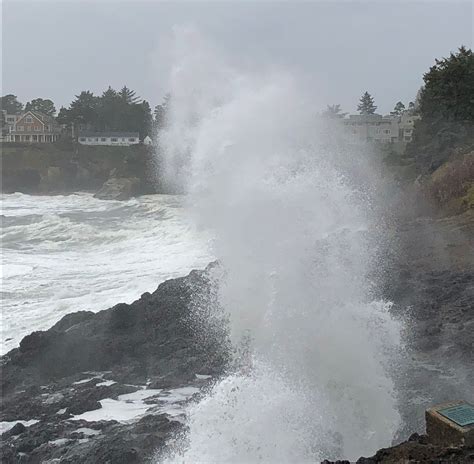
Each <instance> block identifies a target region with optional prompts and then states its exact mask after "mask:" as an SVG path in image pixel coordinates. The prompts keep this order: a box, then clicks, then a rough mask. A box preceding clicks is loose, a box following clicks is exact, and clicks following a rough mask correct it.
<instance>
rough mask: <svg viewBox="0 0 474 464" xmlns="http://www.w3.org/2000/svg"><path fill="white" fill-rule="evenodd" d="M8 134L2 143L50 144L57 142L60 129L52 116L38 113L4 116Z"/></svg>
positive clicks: (27, 112) (30, 112) (29, 112)
mask: <svg viewBox="0 0 474 464" xmlns="http://www.w3.org/2000/svg"><path fill="white" fill-rule="evenodd" d="M5 120H6V123H7V126H8V133H5V134H4V140H3V141H4V142H27V143H51V142H56V141H57V140H59V137H60V135H61V128H60V126H59V125H58V124H57V123H56V120H55V119H54V118H53V117H52V116H48V115H47V114H44V113H40V112H39V111H26V112H25V113H22V114H18V115H8V114H7V115H5Z"/></svg>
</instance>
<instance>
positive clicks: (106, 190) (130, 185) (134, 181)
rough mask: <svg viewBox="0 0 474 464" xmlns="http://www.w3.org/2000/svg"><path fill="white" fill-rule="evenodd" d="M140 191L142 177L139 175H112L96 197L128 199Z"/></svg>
mask: <svg viewBox="0 0 474 464" xmlns="http://www.w3.org/2000/svg"><path fill="white" fill-rule="evenodd" d="M139 192H140V179H138V178H137V177H112V178H110V179H108V180H107V181H105V182H104V184H103V185H102V187H101V188H100V190H99V191H98V192H97V193H96V194H95V195H94V197H95V198H99V199H100V200H128V199H129V198H131V197H133V196H135V195H137V194H139Z"/></svg>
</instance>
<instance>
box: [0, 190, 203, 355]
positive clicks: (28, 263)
mask: <svg viewBox="0 0 474 464" xmlns="http://www.w3.org/2000/svg"><path fill="white" fill-rule="evenodd" d="M181 203H182V199H180V198H179V197H176V196H166V195H150V196H145V197H140V198H137V199H131V200H129V201H124V202H119V201H103V200H98V199H95V198H93V196H92V195H90V194H76V195H67V196H61V195H58V196H30V195H24V194H20V193H15V194H11V195H4V196H3V200H2V214H3V229H2V237H1V239H2V246H3V253H2V292H3V293H2V333H1V337H2V338H1V340H2V352H6V351H8V350H9V349H11V348H13V347H15V346H17V345H18V342H19V341H20V340H21V338H22V337H24V336H25V335H27V334H28V333H30V332H32V331H33V330H42V329H48V328H49V327H50V326H51V325H53V324H54V323H56V322H57V321H58V320H59V319H60V318H61V317H62V316H64V315H65V314H67V313H70V312H74V311H79V310H87V311H99V310H102V309H107V308H109V307H111V306H113V305H115V304H117V303H119V302H126V303H130V302H132V301H133V300H135V299H137V298H138V297H140V295H141V294H142V293H143V292H145V291H153V290H154V289H155V288H156V287H157V285H158V284H159V283H160V282H162V281H164V280H166V279H168V278H173V277H178V276H182V275H185V274H187V273H188V272H189V271H190V270H192V269H195V268H200V267H204V266H206V264H207V263H208V262H209V261H210V260H212V257H211V256H210V254H209V252H208V246H207V240H208V238H207V237H206V236H204V235H203V234H199V233H197V232H196V230H195V228H194V227H193V226H192V225H191V224H190V223H189V221H187V220H186V218H185V216H184V212H183V210H182V207H181ZM7 339H9V340H7Z"/></svg>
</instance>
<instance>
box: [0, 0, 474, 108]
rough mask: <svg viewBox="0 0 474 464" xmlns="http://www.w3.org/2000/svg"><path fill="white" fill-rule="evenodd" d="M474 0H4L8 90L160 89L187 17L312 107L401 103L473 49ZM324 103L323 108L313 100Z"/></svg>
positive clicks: (50, 93) (26, 96)
mask: <svg viewBox="0 0 474 464" xmlns="http://www.w3.org/2000/svg"><path fill="white" fill-rule="evenodd" d="M473 22H474V17H473V2H472V1H464V2H458V1H449V2H439V1H431V2H408V1H396V2H389V1H380V0H379V1H378V2H353V1H352V2H350V1H343V2H342V1H341V2H317V1H312V2H304V3H303V2H296V1H291V2H289V1H288V2H270V1H239V2H229V1H226V2H217V1H214V2H198V1H191V2H181V1H174V2H173V1H170V2H158V1H148V2H138V1H128V2H126V1H125V2H124V1H121V2H118V1H111V0H109V1H105V0H104V1H95V2H82V1H79V0H77V1H74V0H69V1H64V0H63V1H62V2H59V1H57V2H45V1H38V0H36V1H33V0H32V1H28V2H27V1H20V0H10V1H8V0H4V1H3V18H2V25H3V27H2V33H3V44H2V45H3V47H2V52H3V60H2V61H3V63H2V64H3V66H2V78H3V89H2V90H3V91H2V94H7V93H13V94H15V95H17V96H18V97H19V99H20V101H22V102H23V103H25V102H26V101H28V100H31V99H33V98H37V97H41V98H51V99H52V100H53V101H54V102H55V104H56V107H57V108H58V109H59V107H60V106H61V105H64V106H68V105H69V103H70V102H71V100H72V99H73V98H74V95H75V94H78V93H79V92H80V91H81V90H92V91H93V92H94V93H97V94H100V93H101V92H102V91H103V90H104V89H106V88H107V87H108V86H109V85H111V86H113V87H115V88H120V87H122V86H123V85H124V84H126V85H127V86H128V87H130V88H132V89H134V90H136V92H137V93H138V94H139V95H140V96H141V97H143V98H145V99H146V100H148V101H149V102H150V104H151V105H152V106H154V105H156V104H157V103H159V102H160V100H161V98H162V96H163V95H164V93H166V90H167V89H166V86H167V83H166V82H167V75H168V70H169V66H170V58H169V56H168V54H167V49H168V48H169V43H170V37H171V31H172V28H173V26H175V25H183V24H185V25H190V24H191V25H194V26H195V27H196V28H198V29H199V30H200V31H201V32H202V33H203V34H204V35H206V36H207V37H208V38H209V40H210V41H212V42H215V43H217V44H218V45H219V46H220V47H221V48H222V49H224V50H226V52H227V53H228V54H229V55H230V56H232V57H233V58H235V59H236V60H240V61H242V62H245V63H246V66H259V67H261V66H271V67H281V68H283V69H285V70H287V71H288V70H290V71H291V72H294V73H298V74H299V75H303V76H304V77H305V79H306V81H307V82H309V83H311V85H312V86H313V87H314V89H315V93H316V94H317V95H319V101H318V103H317V104H316V105H319V106H320V105H321V104H331V103H340V104H341V105H342V107H343V109H344V110H345V111H351V112H352V111H354V110H355V107H356V105H357V101H358V99H359V97H360V95H361V94H362V93H363V92H364V91H365V90H368V91H369V92H370V93H372V95H373V96H374V97H375V100H376V104H377V105H378V107H379V111H380V112H382V113H386V112H388V111H390V110H391V109H392V108H393V106H394V104H395V103H396V102H397V101H398V100H402V101H404V102H405V103H407V102H408V101H410V100H413V99H414V96H415V94H416V92H417V90H418V88H419V87H420V85H421V84H422V75H423V73H424V72H426V71H427V70H428V68H429V66H431V65H432V64H433V62H434V59H435V58H437V57H438V58H439V57H443V56H446V55H448V54H449V52H450V51H452V50H455V49H456V48H457V47H459V46H460V45H461V44H465V45H467V46H469V47H472V42H473ZM317 109H319V108H317Z"/></svg>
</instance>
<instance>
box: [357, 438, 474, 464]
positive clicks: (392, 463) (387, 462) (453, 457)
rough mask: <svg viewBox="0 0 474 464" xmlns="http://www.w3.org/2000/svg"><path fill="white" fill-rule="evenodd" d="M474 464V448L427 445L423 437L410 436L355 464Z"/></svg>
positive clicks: (360, 459)
mask: <svg viewBox="0 0 474 464" xmlns="http://www.w3.org/2000/svg"><path fill="white" fill-rule="evenodd" d="M472 462H474V448H470V447H462V448H446V447H443V446H436V445H432V444H429V443H428V441H427V439H426V436H425V435H418V434H417V435H416V436H411V437H410V438H409V439H408V441H406V442H404V443H401V444H399V445H397V446H393V447H391V448H383V449H381V450H379V451H377V453H376V454H375V455H374V456H372V457H370V458H359V459H358V460H357V464H399V463H420V464H421V463H423V464H429V463H430V464H432V463H439V464H441V463H446V464H448V463H453V464H454V463H459V464H461V463H465V464H468V463H469V464H471V463H472Z"/></svg>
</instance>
